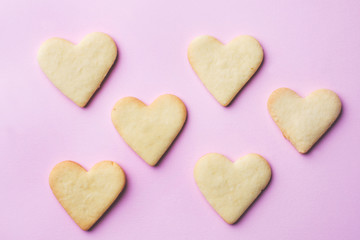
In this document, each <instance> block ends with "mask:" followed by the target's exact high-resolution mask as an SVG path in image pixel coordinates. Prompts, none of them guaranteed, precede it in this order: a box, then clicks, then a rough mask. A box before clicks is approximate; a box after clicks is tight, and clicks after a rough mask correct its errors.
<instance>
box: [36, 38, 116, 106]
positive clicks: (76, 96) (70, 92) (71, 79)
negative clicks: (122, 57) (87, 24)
mask: <svg viewBox="0 0 360 240" xmlns="http://www.w3.org/2000/svg"><path fill="white" fill-rule="evenodd" d="M116 56H117V48H116V45H115V42H114V41H113V40H112V39H111V37H109V36H108V35H106V34H105V33H99V32H95V33H91V34H89V35H87V36H86V37H85V38H84V39H83V40H82V41H81V42H80V43H79V44H78V45H74V44H72V43H71V42H69V41H67V40H64V39H60V38H51V39H48V40H47V41H45V42H44V43H43V44H42V45H41V47H40V49H39V52H38V62H39V65H40V67H41V69H42V70H43V72H44V73H45V75H46V76H47V77H48V78H49V80H50V81H51V82H52V83H53V84H54V85H55V86H56V87H57V88H58V89H59V90H60V91H61V92H62V93H63V94H64V95H65V96H67V97H68V98H70V99H71V100H72V101H73V102H75V103H76V104H77V105H78V106H80V107H84V106H86V104H87V103H88V101H89V100H90V98H91V97H92V95H93V94H94V93H95V91H96V90H97V89H98V88H99V87H100V85H101V82H102V81H103V80H104V78H105V76H106V74H107V73H108V71H109V70H110V68H111V66H112V65H113V63H114V61H115V59H116Z"/></svg>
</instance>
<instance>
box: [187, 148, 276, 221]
mask: <svg viewBox="0 0 360 240" xmlns="http://www.w3.org/2000/svg"><path fill="white" fill-rule="evenodd" d="M194 177H195V181H196V184H197V185H198V187H199V189H200V191H201V193H202V194H203V195H204V197H205V198H206V200H207V201H208V202H209V203H210V205H211V206H212V207H213V208H214V209H215V211H216V212H217V213H218V214H219V215H220V216H221V217H222V218H223V219H224V220H225V221H226V222H227V223H229V224H233V223H235V222H236V221H237V220H238V219H239V218H240V216H241V215H242V214H243V213H244V212H245V211H246V209H247V208H248V207H249V206H250V205H251V204H252V203H253V202H254V201H255V199H256V198H257V197H258V195H259V194H260V193H261V192H262V190H264V189H265V187H266V186H267V185H268V183H269V181H270V179H271V168H270V165H269V164H268V162H267V161H266V160H265V159H264V158H263V157H261V156H260V155H258V154H248V155H246V156H244V157H242V158H240V159H238V160H237V161H236V162H232V161H230V160H229V159H227V158H226V157H225V156H223V155H221V154H218V153H209V154H206V155H205V156H203V157H202V158H200V159H199V160H198V162H197V163H196V165H195V169H194Z"/></svg>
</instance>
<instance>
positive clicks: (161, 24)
mask: <svg viewBox="0 0 360 240" xmlns="http://www.w3.org/2000/svg"><path fill="white" fill-rule="evenodd" d="M359 10H360V1H357V0H347V1H336V0H331V1H320V0H316V1H314V0H301V1H286V0H281V1H266V0H253V1H238V0H233V1H205V0H201V1H191V0H183V1H166V0H161V1H159V0H156V1H145V0H143V1H136V0H135V1H104V0H103V1H85V0H79V1H54V2H52V1H48V2H47V1H25V0H22V1H6V2H3V3H2V7H1V8H0V29H1V36H2V37H1V40H0V42H1V44H0V66H1V70H0V83H1V88H0V109H1V125H0V132H1V134H0V148H1V151H0V161H1V168H0V184H1V186H2V194H1V198H0V206H1V207H0V209H1V218H0V238H1V239H69V240H71V239H77V240H80V239H108V240H111V239H242V240H247V239H267V240H271V239H292V240H296V239H328V240H331V239H348V240H352V239H354V240H355V239H360V228H359V224H360V217H359V216H360V204H359V202H360V187H359V183H360V174H359V171H360V170H359V169H360V160H359V155H360V146H359V143H360V135H359V133H360V124H359V122H360V111H359V101H360V94H359V92H360V71H359V66H360V58H359V55H360V31H359V25H360V15H359ZM94 31H102V32H105V33H107V34H109V35H110V36H112V37H113V39H114V40H115V41H116V43H117V46H118V48H119V58H118V61H117V62H116V64H115V67H114V68H113V70H112V72H111V73H110V75H109V77H108V78H107V79H106V81H105V83H104V84H103V86H102V88H101V89H100V91H98V92H97V94H96V95H95V97H94V98H93V99H92V101H91V102H90V104H89V105H88V106H87V107H86V108H85V109H81V108H79V107H77V106H76V105H75V104H74V103H72V102H71V101H70V100H68V99H66V97H64V96H63V95H62V94H61V93H60V92H59V91H58V90H57V89H56V88H55V87H54V86H53V85H52V84H51V82H50V81H48V80H47V79H46V77H45V75H44V74H43V73H42V71H41V69H40V68H39V66H38V64H37V61H36V53H37V50H38V48H39V46H40V45H41V43H42V42H43V41H45V40H46V39H48V38H51V37H61V38H65V39H68V40H70V41H72V42H75V43H78V42H79V41H80V40H81V39H82V38H83V37H84V36H85V35H86V34H88V33H91V32H94ZM202 34H209V35H212V36H215V37H217V38H218V39H219V40H221V41H223V42H229V41H230V40H231V39H233V38H234V37H236V36H238V35H242V34H248V35H252V36H254V37H255V38H257V39H258V40H259V42H260V43H261V44H262V46H263V48H264V53H265V59H264V63H263V65H262V66H261V68H260V70H259V72H258V73H257V74H256V75H255V77H254V78H253V79H252V80H251V81H250V82H249V83H248V84H247V85H246V86H245V88H244V89H243V90H242V91H241V93H240V94H239V95H238V97H237V98H235V101H234V102H233V103H232V105H230V107H228V108H224V107H222V106H220V104H218V103H217V102H216V100H215V99H214V98H213V97H212V96H211V95H210V94H209V93H208V92H207V90H206V89H205V88H204V87H203V86H202V84H201V82H200V80H199V79H197V76H196V75H195V73H194V72H193V71H192V69H191V67H190V65H189V63H188V61H187V57H186V53H187V46H188V44H189V43H190V42H191V40H192V39H193V38H195V37H197V36H199V35H202ZM279 87H288V88H291V89H293V90H295V91H297V92H298V93H299V94H300V95H302V96H306V95H308V94H309V93H310V92H312V91H314V90H316V89H319V88H329V89H331V90H333V91H335V92H336V93H337V94H338V95H339V96H340V98H341V100H342V102H343V112H342V114H341V116H340V118H339V120H338V121H337V123H336V124H335V126H334V127H333V128H332V129H331V131H330V132H328V133H327V134H326V135H325V137H323V139H321V141H320V142H319V144H317V145H316V146H315V148H314V149H313V150H312V151H311V152H310V153H309V154H307V155H301V154H299V153H298V152H297V151H296V150H295V149H294V148H293V147H292V146H291V145H290V143H289V142H288V141H286V140H285V139H284V138H283V136H282V134H281V132H280V130H279V129H278V128H277V127H276V125H275V123H274V122H273V121H272V119H271V118H270V116H269V114H268V112H267V109H266V102H267V98H268V97H269V95H270V94H271V92H272V91H273V90H275V89H277V88H279ZM164 93H171V94H175V95H177V96H179V97H180V98H181V99H183V101H184V102H185V104H186V106H187V108H188V120H187V123H186V125H185V127H184V129H183V131H182V133H181V134H180V136H179V137H178V138H177V140H176V142H175V143H174V145H173V146H172V148H171V149H170V151H169V152H168V153H167V154H166V156H165V158H164V159H163V160H162V161H161V162H160V164H159V166H158V167H155V168H151V167H149V166H148V165H147V164H146V163H144V162H143V161H142V160H141V159H140V158H139V157H138V156H137V155H136V154H135V153H134V152H133V151H132V150H131V149H130V148H129V147H128V146H127V145H126V144H125V142H124V141H123V140H122V139H121V137H120V136H119V134H118V133H117V132H116V130H115V128H114V127H113V125H112V123H111V119H110V112H111V109H112V107H113V105H114V104H115V102H116V101H117V100H118V99H120V98H122V97H125V96H134V97H137V98H139V99H141V100H143V101H144V102H146V103H151V102H152V101H153V100H154V99H155V98H156V97H158V96H159V95H161V94H164ZM208 152H218V153H221V154H224V155H226V156H227V157H228V158H230V159H232V160H235V159H237V158H239V157H241V156H243V155H245V154H247V153H251V152H255V153H258V154H261V155H263V156H264V157H265V158H266V159H267V160H268V161H269V162H270V164H271V166H272V170H273V178H272V181H271V182H270V185H269V187H268V188H267V189H266V191H265V192H264V193H263V194H262V195H261V196H260V198H259V199H258V200H257V201H256V202H255V204H254V205H253V206H252V207H251V208H250V209H249V210H248V211H247V212H246V214H245V215H244V216H243V217H242V218H241V219H240V221H239V222H238V223H237V224H235V225H233V226H231V225H228V224H226V223H225V222H223V220H222V219H221V218H220V217H219V216H218V215H217V214H216V213H215V211H213V210H212V208H211V207H210V206H209V204H207V202H206V201H205V199H204V198H203V197H202V195H201V193H200V191H199V190H198V188H197V186H196V184H195V181H194V179H193V167H194V165H195V163H196V161H197V160H198V159H199V158H200V157H201V156H203V155H204V154H206V153H208ZM68 159H70V160H73V161H76V162H78V163H80V164H81V165H83V166H84V167H85V168H87V169H89V168H91V167H92V166H93V165H94V164H95V163H96V162H99V161H101V160H112V161H115V162H117V163H118V164H120V165H121V166H122V167H123V169H124V170H125V171H126V174H127V180H128V184H127V187H126V190H125V192H124V194H123V195H122V197H121V198H120V199H119V201H117V202H116V203H115V205H114V206H113V207H112V209H111V211H109V212H108V214H106V215H105V217H103V218H102V220H101V221H100V222H99V223H98V224H97V225H95V227H94V228H93V229H92V231H90V232H84V231H82V230H81V229H80V228H79V227H78V226H76V224H75V223H74V222H73V221H72V220H71V219H70V217H69V216H68V215H67V214H66V212H65V211H64V210H63V209H62V207H61V206H60V204H59V203H58V202H57V200H56V199H55V197H54V196H53V194H52V192H51V190H50V187H49V186H48V175H49V173H50V171H51V169H52V167H53V166H55V165H56V164H57V163H58V162H60V161H63V160H68Z"/></svg>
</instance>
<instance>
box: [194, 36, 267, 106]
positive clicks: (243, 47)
mask: <svg viewBox="0 0 360 240" xmlns="http://www.w3.org/2000/svg"><path fill="white" fill-rule="evenodd" d="M188 59H189V62H190V64H191V66H192V68H193V69H194V71H195V72H196V74H197V75H198V77H199V78H200V80H201V81H202V83H203V84H204V86H205V87H206V88H207V89H208V90H209V92H210V93H211V94H212V95H213V96H214V97H215V99H216V100H217V101H218V102H219V103H220V104H221V105H223V106H227V105H228V104H230V102H231V101H232V100H233V98H234V97H235V96H236V94H237V93H238V92H239V91H240V90H241V89H242V87H243V86H244V85H245V84H246V83H247V82H248V81H249V80H250V78H251V77H252V76H253V75H254V73H255V72H256V71H257V69H258V68H259V67H260V65H261V62H262V60H263V49H262V47H261V45H260V44H259V42H258V41H257V40H256V39H255V38H253V37H251V36H246V35H244V36H240V37H237V38H235V39H233V40H232V41H231V42H230V43H229V44H227V45H223V44H222V43H221V42H219V41H218V40H217V39H216V38H214V37H211V36H206V35H205V36H200V37H197V38H195V39H194V40H193V41H192V42H191V43H190V45H189V48H188Z"/></svg>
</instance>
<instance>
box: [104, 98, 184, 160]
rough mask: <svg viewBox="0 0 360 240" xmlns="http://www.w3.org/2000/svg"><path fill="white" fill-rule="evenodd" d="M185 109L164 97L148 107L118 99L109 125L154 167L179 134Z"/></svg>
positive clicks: (134, 99)
mask: <svg viewBox="0 0 360 240" xmlns="http://www.w3.org/2000/svg"><path fill="white" fill-rule="evenodd" d="M186 114H187V112H186V107H185V105H184V103H183V102H182V101H181V100H180V99H179V98H178V97H176V96H174V95H171V94H165V95H162V96H160V97H158V98H157V99H156V100H155V101H154V102H153V103H152V104H150V105H149V106H147V105H145V104H144V103H143V102H142V101H140V100H139V99H137V98H134V97H126V98H123V99H121V100H119V101H118V102H117V103H116V104H115V106H114V108H113V110H112V113H111V119H112V122H113V124H114V126H115V128H116V129H117V131H118V132H119V134H120V135H121V137H122V138H123V139H124V140H125V142H126V143H127V144H128V145H129V146H130V147H131V148H132V149H133V150H134V151H135V152H136V153H137V154H138V155H139V156H140V157H141V158H142V159H143V160H144V161H145V162H146V163H148V164H149V165H150V166H155V165H156V164H157V162H158V161H159V160H160V158H161V157H162V156H163V154H164V153H165V152H166V150H167V149H168V148H169V147H170V145H171V143H172V142H173V141H174V139H175V138H176V136H177V135H178V134H179V132H180V131H181V129H182V127H183V125H184V123H185V120H186Z"/></svg>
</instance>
